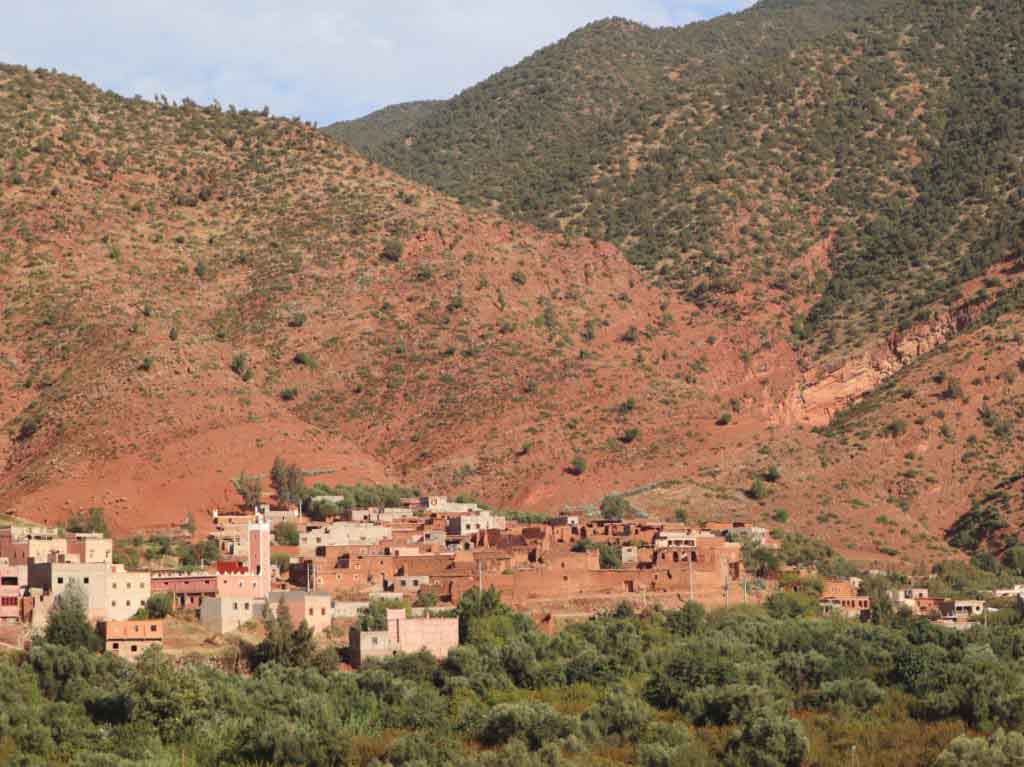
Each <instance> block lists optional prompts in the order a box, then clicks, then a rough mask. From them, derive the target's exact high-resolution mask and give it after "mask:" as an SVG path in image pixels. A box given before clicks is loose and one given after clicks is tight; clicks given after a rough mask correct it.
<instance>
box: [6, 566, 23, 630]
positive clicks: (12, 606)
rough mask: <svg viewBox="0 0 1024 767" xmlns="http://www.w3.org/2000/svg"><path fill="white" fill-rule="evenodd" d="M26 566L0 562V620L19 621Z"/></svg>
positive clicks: (20, 618)
mask: <svg viewBox="0 0 1024 767" xmlns="http://www.w3.org/2000/svg"><path fill="white" fill-rule="evenodd" d="M27 586H28V566H26V565H3V564H0V621H21V620H22V619H23V615H22V609H23V608H22V599H23V598H24V594H25V588H26V587H27Z"/></svg>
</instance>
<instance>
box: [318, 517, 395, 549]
mask: <svg viewBox="0 0 1024 767" xmlns="http://www.w3.org/2000/svg"><path fill="white" fill-rule="evenodd" d="M389 538H391V528H390V527H385V526H383V525H375V524H368V523H364V522H332V523H331V524H329V525H324V526H323V527H316V528H312V529H310V530H307V531H306V532H304V533H299V552H300V554H301V555H302V556H304V557H311V556H314V555H315V554H316V550H317V548H318V547H320V546H363V545H372V546H376V545H379V544H381V543H382V542H383V541H386V540H388V539H389Z"/></svg>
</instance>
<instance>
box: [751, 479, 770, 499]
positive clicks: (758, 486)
mask: <svg viewBox="0 0 1024 767" xmlns="http://www.w3.org/2000/svg"><path fill="white" fill-rule="evenodd" d="M747 496H748V497H749V498H751V499H753V500H755V501H762V500H764V499H765V498H767V497H768V485H766V484H765V482H764V480H763V479H761V478H760V477H757V478H756V479H755V480H754V482H753V484H751V486H750V489H749V490H747Z"/></svg>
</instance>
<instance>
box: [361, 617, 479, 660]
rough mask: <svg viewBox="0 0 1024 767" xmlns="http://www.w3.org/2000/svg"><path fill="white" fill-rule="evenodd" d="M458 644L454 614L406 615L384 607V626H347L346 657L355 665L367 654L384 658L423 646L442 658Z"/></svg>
mask: <svg viewBox="0 0 1024 767" xmlns="http://www.w3.org/2000/svg"><path fill="white" fill-rule="evenodd" d="M458 645H459V619H458V618H430V617H428V618H410V617H408V616H407V615H406V612H405V610H388V611H387V628H385V629H383V630H381V631H363V630H361V629H359V628H358V627H357V626H353V627H352V628H351V629H350V630H349V660H350V661H351V662H352V665H354V666H356V667H358V666H361V665H362V664H363V663H365V662H366V661H367V660H370V659H371V658H386V657H389V656H391V655H395V654H397V653H414V652H419V651H421V650H426V651H427V652H429V653H430V654H431V655H433V656H434V657H435V658H438V659H441V660H443V659H444V658H447V657H448V653H449V651H450V650H451V649H452V648H453V647H458Z"/></svg>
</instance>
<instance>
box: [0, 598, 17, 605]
mask: <svg viewBox="0 0 1024 767" xmlns="http://www.w3.org/2000/svg"><path fill="white" fill-rule="evenodd" d="M0 605H3V606H4V607H17V606H18V598H17V597H0Z"/></svg>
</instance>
